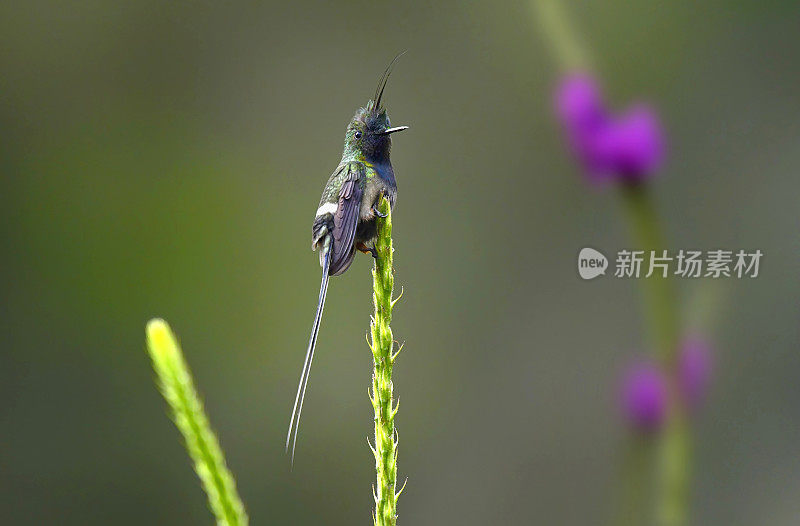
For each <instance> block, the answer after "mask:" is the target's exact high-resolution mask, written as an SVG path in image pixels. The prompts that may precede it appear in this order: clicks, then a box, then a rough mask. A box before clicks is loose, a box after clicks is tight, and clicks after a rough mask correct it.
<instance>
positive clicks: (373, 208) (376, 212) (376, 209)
mask: <svg viewBox="0 0 800 526" xmlns="http://www.w3.org/2000/svg"><path fill="white" fill-rule="evenodd" d="M372 213H373V214H375V215H376V216H378V217H380V218H381V219H385V218H386V217H388V215H389V214H384V213H383V212H381V211H380V210H378V207H377V206H375V205H372Z"/></svg>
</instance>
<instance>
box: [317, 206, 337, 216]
mask: <svg viewBox="0 0 800 526" xmlns="http://www.w3.org/2000/svg"><path fill="white" fill-rule="evenodd" d="M337 208H339V203H325V204H324V205H322V206H321V207H319V208H317V215H316V217H319V216H324V215H325V214H335V213H336V209H337Z"/></svg>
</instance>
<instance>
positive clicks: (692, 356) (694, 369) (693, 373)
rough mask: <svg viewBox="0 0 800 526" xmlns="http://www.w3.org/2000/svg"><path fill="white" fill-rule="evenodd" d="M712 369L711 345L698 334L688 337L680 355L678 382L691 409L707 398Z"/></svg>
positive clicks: (680, 390)
mask: <svg viewBox="0 0 800 526" xmlns="http://www.w3.org/2000/svg"><path fill="white" fill-rule="evenodd" d="M712 370H713V360H712V351H711V345H710V344H709V343H708V342H707V341H705V340H703V339H702V338H700V337H697V336H694V337H691V338H687V339H686V340H685V341H684V342H683V345H682V346H681V351H680V355H679V356H678V369H677V384H678V391H679V393H680V395H681V398H682V399H683V401H684V403H685V404H686V405H687V407H688V408H689V409H696V408H697V407H698V406H699V405H700V404H702V402H703V400H704V399H705V395H706V391H707V390H708V384H709V382H710V381H711V372H712Z"/></svg>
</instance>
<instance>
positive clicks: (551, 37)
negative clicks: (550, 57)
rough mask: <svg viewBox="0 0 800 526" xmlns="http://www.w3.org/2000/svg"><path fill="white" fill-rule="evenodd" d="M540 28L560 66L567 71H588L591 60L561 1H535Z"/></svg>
mask: <svg viewBox="0 0 800 526" xmlns="http://www.w3.org/2000/svg"><path fill="white" fill-rule="evenodd" d="M532 5H533V8H534V10H535V11H536V19H537V20H538V22H539V28H540V29H541V31H542V33H544V36H545V40H546V42H548V43H549V45H550V46H551V48H552V52H553V54H554V55H555V56H556V58H557V62H558V65H559V66H561V67H563V68H564V69H565V70H586V69H587V68H588V66H589V59H588V57H587V53H586V50H585V47H584V46H583V45H581V42H580V41H579V39H578V38H577V36H576V35H575V32H574V31H573V30H572V28H571V27H570V25H569V19H568V17H567V16H566V15H565V13H564V10H563V8H562V5H561V2H560V1H559V0H533V4H532Z"/></svg>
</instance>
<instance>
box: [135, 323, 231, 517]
mask: <svg viewBox="0 0 800 526" xmlns="http://www.w3.org/2000/svg"><path fill="white" fill-rule="evenodd" d="M147 349H148V351H149V353H150V358H152V360H153V368H154V369H155V371H156V375H157V376H158V384H159V387H160V389H161V393H162V394H163V395H164V399H165V400H166V401H167V403H168V404H169V406H170V409H171V410H172V418H173V420H174V421H175V425H176V426H177V427H178V430H179V431H180V432H181V434H182V435H183V438H184V439H185V440H186V450H187V451H188V452H189V456H190V457H191V458H192V461H193V462H194V469H195V471H196V472H197V475H198V477H200V481H201V482H202V484H203V489H204V490H205V491H206V494H207V495H208V503H209V505H210V507H211V511H212V512H213V513H214V515H215V516H216V518H217V524H218V525H219V526H246V525H247V514H246V513H245V510H244V505H242V501H241V499H240V498H239V494H238V493H237V492H236V483H235V481H234V479H233V475H232V474H231V472H230V471H228V467H227V466H226V464H225V457H224V455H223V453H222V449H221V448H220V446H219V442H218V441H217V437H216V436H215V435H214V432H213V431H212V430H211V426H210V425H209V422H208V417H207V416H206V414H205V412H204V411H203V404H202V403H201V402H200V398H199V397H198V395H197V391H196V390H195V388H194V381H193V380H192V373H191V372H190V371H189V366H188V365H187V364H186V360H185V359H184V357H183V354H182V353H181V349H180V346H179V345H178V342H177V340H176V339H175V335H174V334H173V333H172V331H171V330H170V328H169V325H167V323H166V322H165V321H164V320H160V319H154V320H150V322H148V324H147Z"/></svg>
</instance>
